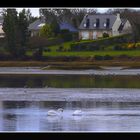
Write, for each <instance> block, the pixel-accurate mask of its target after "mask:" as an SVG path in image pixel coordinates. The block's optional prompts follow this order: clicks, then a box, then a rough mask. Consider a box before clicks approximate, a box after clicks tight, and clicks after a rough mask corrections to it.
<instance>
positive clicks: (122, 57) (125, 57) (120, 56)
mask: <svg viewBox="0 0 140 140" xmlns="http://www.w3.org/2000/svg"><path fill="white" fill-rule="evenodd" d="M118 58H120V59H128V58H131V57H130V56H128V55H126V54H122V55H119V56H118Z"/></svg>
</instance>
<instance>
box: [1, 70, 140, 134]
mask: <svg viewBox="0 0 140 140" xmlns="http://www.w3.org/2000/svg"><path fill="white" fill-rule="evenodd" d="M0 73H1V74H0V131H35V132H40V131H45V132H46V131H92V132H93V131H94V132H102V131H107V132H108V131H109V132H110V131H140V123H139V122H140V84H139V83H140V76H139V73H140V70H139V69H137V70H121V69H120V68H117V69H114V68H111V69H108V68H106V69H105V70H86V71H82V70H81V71H79V72H78V70H76V71H64V70H63V71H60V70H59V71H56V70H53V71H51V70H49V71H42V70H40V69H39V68H21V69H20V68H15V69H14V68H0ZM58 108H63V109H64V112H63V113H62V115H60V116H55V117H52V116H51V117H49V116H47V111H48V110H50V109H54V110H57V109H58ZM77 109H80V110H82V111H83V115H82V116H73V115H72V113H73V112H74V111H75V110H77Z"/></svg>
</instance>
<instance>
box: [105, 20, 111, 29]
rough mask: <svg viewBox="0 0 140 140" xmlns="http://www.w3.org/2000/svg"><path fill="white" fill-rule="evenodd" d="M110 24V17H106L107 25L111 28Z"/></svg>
mask: <svg viewBox="0 0 140 140" xmlns="http://www.w3.org/2000/svg"><path fill="white" fill-rule="evenodd" d="M109 24H110V19H109V18H107V19H106V27H107V28H109Z"/></svg>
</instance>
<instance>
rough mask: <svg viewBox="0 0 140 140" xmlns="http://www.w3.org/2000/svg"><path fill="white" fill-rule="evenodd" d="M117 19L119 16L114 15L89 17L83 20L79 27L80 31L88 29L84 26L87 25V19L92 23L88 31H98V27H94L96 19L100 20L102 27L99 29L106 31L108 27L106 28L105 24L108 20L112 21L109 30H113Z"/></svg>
mask: <svg viewBox="0 0 140 140" xmlns="http://www.w3.org/2000/svg"><path fill="white" fill-rule="evenodd" d="M116 18H117V16H116V15H112V14H95V15H87V16H85V17H84V18H83V20H82V22H81V24H80V26H79V29H86V27H84V24H85V23H86V19H89V21H90V24H89V27H88V29H97V27H94V26H93V24H94V23H96V19H99V21H100V25H99V28H98V29H106V27H104V23H106V19H109V20H110V24H109V27H108V29H111V28H112V26H113V24H114V22H115V20H116Z"/></svg>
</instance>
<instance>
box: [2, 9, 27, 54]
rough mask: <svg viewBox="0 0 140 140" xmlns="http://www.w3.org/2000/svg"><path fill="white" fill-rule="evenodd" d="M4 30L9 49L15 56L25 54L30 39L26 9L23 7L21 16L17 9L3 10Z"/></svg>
mask: <svg viewBox="0 0 140 140" xmlns="http://www.w3.org/2000/svg"><path fill="white" fill-rule="evenodd" d="M3 17H4V22H3V31H4V32H5V37H6V41H7V49H8V51H9V52H10V53H11V55H13V56H14V57H22V56H24V55H25V51H26V44H27V41H28V39H27V38H28V22H27V17H26V11H25V10H24V9H23V10H22V11H21V12H20V13H19V16H18V14H17V11H16V9H6V10H4V11H3Z"/></svg>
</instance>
